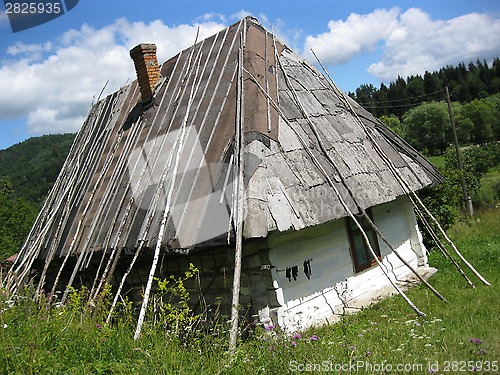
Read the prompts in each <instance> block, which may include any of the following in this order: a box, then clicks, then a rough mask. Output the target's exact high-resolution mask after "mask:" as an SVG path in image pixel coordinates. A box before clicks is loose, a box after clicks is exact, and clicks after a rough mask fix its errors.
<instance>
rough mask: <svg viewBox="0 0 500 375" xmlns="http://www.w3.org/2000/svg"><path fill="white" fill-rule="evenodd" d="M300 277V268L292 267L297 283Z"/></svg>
mask: <svg viewBox="0 0 500 375" xmlns="http://www.w3.org/2000/svg"><path fill="white" fill-rule="evenodd" d="M298 275H299V267H298V266H296V265H295V266H293V267H292V276H293V279H294V280H295V281H297V276H298Z"/></svg>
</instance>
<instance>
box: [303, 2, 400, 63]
mask: <svg viewBox="0 0 500 375" xmlns="http://www.w3.org/2000/svg"><path fill="white" fill-rule="evenodd" d="M398 13H399V9H397V8H393V9H391V10H385V9H378V10H375V11H374V12H373V13H370V14H366V15H359V14H356V13H351V14H350V15H349V17H348V18H347V20H346V21H330V22H328V29H329V31H328V32H326V33H322V34H319V35H318V36H316V37H313V36H308V37H307V38H306V42H305V48H304V54H305V55H306V56H309V57H310V56H311V52H310V50H311V49H312V50H314V53H316V55H318V56H320V57H321V59H322V60H324V61H325V62H327V63H328V64H343V63H346V62H347V61H349V60H350V59H351V58H353V57H354V56H356V55H358V54H359V53H361V52H363V51H366V50H373V49H374V48H375V47H376V46H377V43H378V42H379V41H380V40H383V39H386V38H388V37H389V36H390V35H391V33H392V32H394V30H396V29H397V26H398V23H397V16H398Z"/></svg>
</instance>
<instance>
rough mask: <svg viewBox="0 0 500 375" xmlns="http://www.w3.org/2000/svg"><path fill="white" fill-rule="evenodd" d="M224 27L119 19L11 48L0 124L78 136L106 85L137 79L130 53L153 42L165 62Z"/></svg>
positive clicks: (0, 69)
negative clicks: (15, 122)
mask: <svg viewBox="0 0 500 375" xmlns="http://www.w3.org/2000/svg"><path fill="white" fill-rule="evenodd" d="M209 18H210V19H211V18H213V17H209ZM224 27H225V25H224V24H221V23H218V22H215V21H210V20H208V21H205V22H200V23H195V24H192V25H179V26H175V27H169V26H167V25H165V24H164V23H163V22H161V21H153V22H151V23H148V24H145V23H143V22H129V21H128V20H126V19H119V20H117V21H116V22H114V23H113V24H111V25H109V26H106V27H103V28H100V29H95V28H93V27H91V26H89V25H83V26H82V27H81V28H80V29H79V30H71V31H68V32H66V33H64V34H63V35H61V36H60V37H59V38H58V39H57V40H54V41H51V42H46V43H42V44H22V43H17V44H13V45H10V46H8V47H7V50H6V51H5V52H6V53H7V58H6V59H5V60H3V61H2V62H1V65H0V120H5V119H16V118H23V117H27V118H28V121H27V125H28V130H29V132H30V133H31V134H34V135H36V134H44V133H59V132H74V131H77V130H78V129H79V127H80V126H81V124H82V123H83V120H84V117H85V115H86V114H87V112H88V109H89V106H90V104H91V102H92V100H93V97H94V96H95V95H97V94H99V92H100V91H101V89H102V87H103V86H104V84H105V83H106V81H108V80H109V84H108V86H107V89H106V92H105V93H104V94H107V93H109V92H112V91H114V90H116V89H117V88H119V87H120V86H122V85H124V84H125V83H126V82H128V81H130V80H133V79H135V72H134V68H133V63H132V60H131V59H130V56H129V50H130V48H132V47H133V46H135V45H136V44H139V43H142V42H152V43H155V44H156V45H157V47H158V51H157V52H158V59H159V61H160V62H163V61H165V60H167V59H168V58H170V57H171V56H173V55H175V54H176V53H178V52H179V51H180V50H182V49H184V48H187V47H189V46H190V45H191V44H193V42H194V41H195V38H196V34H197V31H198V28H199V37H198V38H199V39H200V40H201V39H204V38H206V37H208V36H210V35H212V34H214V33H216V32H217V31H219V30H221V29H222V28H224Z"/></svg>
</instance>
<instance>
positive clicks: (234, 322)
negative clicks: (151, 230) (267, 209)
mask: <svg viewBox="0 0 500 375" xmlns="http://www.w3.org/2000/svg"><path fill="white" fill-rule="evenodd" d="M245 31H246V25H245V26H244V28H243V34H244V33H245ZM240 43H241V44H240V51H239V55H238V93H237V96H236V103H237V104H236V131H235V141H236V142H235V145H236V147H235V153H237V157H236V168H237V185H236V186H237V194H236V200H237V214H236V246H235V253H234V278H233V296H232V300H231V329H230V331H229V351H230V352H231V353H234V351H235V350H236V341H237V338H238V315H239V304H240V284H241V258H242V253H243V251H242V246H243V204H244V192H245V190H244V186H243V184H244V180H243V169H244V163H245V159H244V157H245V155H244V147H245V144H244V142H243V132H244V124H243V121H244V114H243V109H244V96H243V69H242V68H243V48H244V46H243V41H242V40H240Z"/></svg>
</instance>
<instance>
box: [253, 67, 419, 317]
mask: <svg viewBox="0 0 500 375" xmlns="http://www.w3.org/2000/svg"><path fill="white" fill-rule="evenodd" d="M278 63H279V66H280V68H281V69H282V70H283V72H285V69H284V68H283V66H282V64H281V63H280V62H279V60H278ZM245 72H246V73H247V74H248V75H249V77H250V78H251V79H252V81H253V82H254V83H255V84H256V85H257V86H258V87H259V89H260V90H261V92H263V93H264V95H267V93H266V91H265V90H264V89H263V88H262V86H261V85H260V84H259V82H258V81H257V79H256V78H255V77H254V76H253V75H252V74H251V73H250V72H249V71H247V70H245ZM284 78H285V81H286V83H287V85H288V86H289V87H291V86H290V83H289V82H288V80H287V76H286V74H284ZM292 92H293V90H292ZM295 99H296V101H297V104H298V105H299V107H301V108H302V110H303V106H302V105H301V104H300V101H299V100H298V98H295ZM270 101H271V103H272V104H273V106H274V108H275V109H276V110H277V111H278V113H279V115H280V116H281V118H282V119H283V120H284V121H285V122H286V123H287V125H288V126H290V129H292V131H293V132H294V133H295V135H296V136H297V138H298V139H299V142H300V143H301V145H302V146H303V147H304V150H306V152H307V153H308V154H309V156H310V157H311V160H312V161H313V163H314V164H315V166H316V167H317V168H318V170H319V171H320V172H321V174H323V176H324V177H325V179H326V181H327V183H328V184H329V185H330V186H331V187H332V189H333V191H334V193H335V195H336V196H337V198H338V199H339V202H340V203H341V205H342V207H343V208H344V210H345V211H346V212H347V214H348V215H349V217H350V218H351V219H352V220H353V221H354V223H355V224H356V226H357V227H358V229H359V231H360V232H361V234H362V236H363V240H364V241H365V243H366V244H367V245H368V246H367V247H368V248H369V250H370V252H371V254H372V256H373V257H374V259H375V260H376V261H377V264H378V265H379V267H380V269H381V271H382V273H383V274H384V276H385V277H386V278H387V279H388V281H389V282H390V283H391V285H392V286H393V287H394V289H396V291H397V292H398V293H399V294H400V295H401V296H402V297H403V298H404V300H405V301H406V302H407V303H408V305H410V307H411V308H412V309H413V310H414V311H415V312H416V313H417V314H418V315H420V316H426V314H425V313H424V312H422V311H420V310H419V309H418V308H417V306H416V305H415V304H414V303H413V302H412V301H411V300H410V299H409V298H408V296H407V295H406V294H405V293H404V292H403V291H402V290H401V288H399V287H398V286H397V285H396V283H395V282H394V281H393V280H392V279H391V278H390V276H389V275H388V274H387V271H386V270H385V269H384V267H385V265H384V264H383V263H382V262H381V261H380V260H379V259H378V257H377V255H376V254H375V251H374V250H373V248H372V247H371V245H370V241H369V240H368V237H367V235H366V233H365V231H364V230H363V228H362V226H361V224H360V223H359V222H358V220H357V219H356V217H355V215H354V214H353V212H352V211H351V210H350V209H349V207H348V206H347V203H346V202H345V200H344V198H343V197H342V195H341V194H340V192H339V190H338V189H337V187H336V186H335V184H334V183H333V181H332V179H331V178H330V176H329V175H328V173H327V172H326V171H325V169H324V168H323V167H322V165H321V164H320V162H319V161H318V160H317V158H316V157H315V156H314V154H313V153H312V152H311V151H310V150H309V147H308V145H307V143H306V141H305V140H304V139H303V138H302V136H301V135H300V134H299V133H298V132H297V131H296V130H295V129H294V127H293V126H292V125H291V124H290V122H289V121H288V120H287V118H286V116H285V115H284V114H283V112H282V111H281V109H280V108H279V106H278V105H277V104H276V103H275V102H274V100H273V99H272V98H270ZM304 113H305V112H304ZM313 131H315V129H313ZM316 137H317V135H316Z"/></svg>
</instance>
